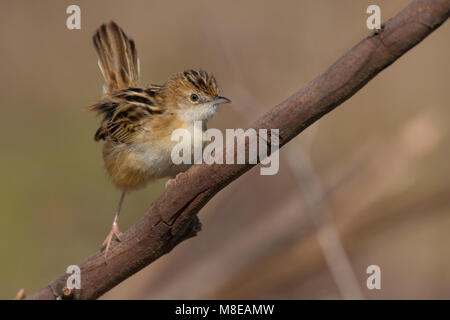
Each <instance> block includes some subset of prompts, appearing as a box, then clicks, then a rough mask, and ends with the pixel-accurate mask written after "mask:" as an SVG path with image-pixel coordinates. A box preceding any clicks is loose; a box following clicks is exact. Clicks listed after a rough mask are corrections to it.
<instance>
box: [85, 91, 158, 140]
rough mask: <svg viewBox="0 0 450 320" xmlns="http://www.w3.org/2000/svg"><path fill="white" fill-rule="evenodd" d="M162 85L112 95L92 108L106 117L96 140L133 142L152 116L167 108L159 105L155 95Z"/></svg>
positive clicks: (91, 108)
mask: <svg viewBox="0 0 450 320" xmlns="http://www.w3.org/2000/svg"><path fill="white" fill-rule="evenodd" d="M159 89H160V86H156V85H153V86H150V87H148V88H135V87H132V88H127V89H124V90H119V91H115V92H113V93H112V94H111V95H109V96H108V97H107V98H106V99H104V100H103V101H100V102H99V103H97V104H94V105H93V106H91V107H89V109H90V110H92V111H96V112H97V113H99V114H102V115H103V120H102V123H101V125H100V128H98V130H97V132H96V133H95V140H96V141H98V140H107V139H110V140H113V141H115V142H118V143H130V142H132V141H133V138H134V137H135V135H136V134H138V133H139V132H140V131H141V130H142V129H143V126H144V124H145V123H146V122H147V121H148V119H149V118H150V117H154V116H157V115H160V114H162V113H163V112H164V108H163V107H161V106H157V104H156V101H157V98H156V96H157V95H158V92H159Z"/></svg>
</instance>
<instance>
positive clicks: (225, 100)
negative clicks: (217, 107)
mask: <svg viewBox="0 0 450 320" xmlns="http://www.w3.org/2000/svg"><path fill="white" fill-rule="evenodd" d="M213 102H214V104H221V103H231V100H230V99H228V98H225V97H221V96H217V97H215V98H214V99H213Z"/></svg>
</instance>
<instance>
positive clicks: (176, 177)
mask: <svg viewBox="0 0 450 320" xmlns="http://www.w3.org/2000/svg"><path fill="white" fill-rule="evenodd" d="M182 174H183V172H179V173H177V175H176V176H175V178H172V179H169V180H167V181H166V189H167V188H168V187H169V186H171V185H174V184H175V181H176V180H177V179H178V177H179V176H181V175H182Z"/></svg>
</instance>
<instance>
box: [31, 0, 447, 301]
mask: <svg viewBox="0 0 450 320" xmlns="http://www.w3.org/2000/svg"><path fill="white" fill-rule="evenodd" d="M449 15H450V1H449V0H415V1H413V2H412V3H411V4H410V5H409V6H408V7H406V8H405V9H403V10H402V11H401V12H400V13H399V14H397V15H396V16H395V17H394V18H392V19H390V20H388V21H387V22H386V23H384V24H383V25H382V28H381V29H380V30H378V31H375V32H373V33H372V34H370V35H369V36H368V37H366V38H365V39H363V40H362V41H361V42H359V43H358V44H357V45H356V46H354V47H353V48H352V49H351V50H350V51H348V52H347V53H346V54H345V55H344V56H343V57H341V58H340V59H339V60H337V61H336V62H335V63H334V64H333V65H332V66H330V67H329V68H328V69H327V70H326V71H325V72H323V73H322V74H320V75H319V76H318V77H317V78H315V79H314V80H313V81H311V82H310V83H309V84H308V85H307V86H306V87H304V88H303V89H301V90H299V91H298V92H296V93H294V94H293V95H292V96H290V97H289V98H287V99H286V100H285V101H283V102H281V103H280V104H278V105H277V106H275V107H273V108H272V109H271V110H270V111H268V112H267V113H266V114H264V115H263V116H262V117H261V118H260V119H258V120H257V121H256V122H254V123H253V125H252V128H254V129H256V130H257V131H258V129H279V130H280V131H279V132H280V137H279V140H280V147H281V146H283V145H284V144H286V143H287V142H288V141H290V140H291V139H292V138H294V137H295V136H297V135H298V134H299V133H300V132H302V131H303V130H304V129H305V128H307V127H308V126H309V125H311V124H312V123H314V122H315V121H316V120H318V119H320V118H321V117H322V116H323V115H325V114H326V113H328V112H330V111H331V110H333V109H334V108H335V107H337V106H338V105H340V104H341V103H343V102H344V101H345V100H347V99H348V98H350V97H351V96H352V95H353V94H355V93H356V92H357V91H358V90H359V89H361V88H362V87H363V86H364V85H365V84H366V83H367V82H369V81H370V80H371V79H372V78H373V77H375V76H376V75H377V74H378V73H379V72H381V71H382V70H383V69H384V68H386V67H388V66H389V65H390V64H392V63H393V62H394V61H395V60H397V59H398V58H399V57H401V56H402V55H403V54H404V53H406V52H407V51H408V50H409V49H411V48H412V47H414V46H415V45H416V44H417V43H419V42H420V41H421V40H423V39H424V38H425V37H426V36H428V35H429V34H430V33H431V32H432V31H433V30H435V29H436V28H438V27H439V26H440V25H441V24H442V23H444V22H445V21H446V20H447V18H448V17H449ZM247 147H248V146H247ZM253 166H254V165H251V164H242V165H239V164H234V165H230V164H213V165H206V164H203V165H195V166H193V167H191V168H190V169H189V170H188V171H186V172H185V173H184V174H182V175H181V176H180V177H179V178H178V179H177V181H176V184H175V185H172V186H170V187H169V188H168V189H167V190H166V191H165V192H164V193H163V194H162V195H161V196H160V197H159V198H158V199H157V200H156V201H155V203H154V204H153V205H152V206H151V208H150V209H149V211H148V212H147V213H146V214H145V215H144V216H143V217H142V218H141V219H140V220H139V221H138V222H137V223H136V224H135V225H133V226H132V227H131V228H130V229H129V230H128V231H127V232H126V233H125V234H124V235H123V237H122V241H121V242H120V243H117V242H116V243H114V244H113V245H112V246H111V249H110V252H109V255H108V259H107V261H106V260H105V258H104V256H103V253H102V252H100V251H97V252H95V253H94V254H92V255H91V256H89V257H88V258H86V259H85V260H84V261H82V262H81V263H80V264H79V265H78V266H79V267H80V269H81V285H82V289H80V290H67V288H64V287H65V285H66V280H67V278H68V276H69V275H68V274H63V275H61V276H60V277H59V278H57V279H56V280H54V281H53V282H51V283H50V284H48V285H47V286H45V287H44V288H42V289H40V290H39V291H37V292H36V293H34V294H32V295H31V296H29V297H28V299H96V298H98V297H99V296H100V295H102V294H103V293H105V292H106V291H108V290H110V289H111V288H113V287H114V286H116V285H117V284H119V283H120V282H121V281H123V280H125V279H126V278H128V277H130V276H131V275H133V274H134V273H136V272H138V271H139V270H141V269H142V268H144V267H145V266H147V265H149V264H150V263H152V262H153V261H155V260H156V259H158V258H159V257H161V256H162V255H164V254H166V253H168V252H169V251H170V250H172V249H173V248H174V247H175V246H176V245H177V244H178V243H180V242H181V241H184V240H186V239H188V238H190V237H193V236H195V235H196V233H197V232H198V231H199V230H200V222H199V220H198V218H197V213H198V212H199V210H200V209H201V208H202V207H203V206H204V205H205V204H206V203H207V202H208V201H209V200H210V199H211V198H212V197H213V196H214V195H215V194H216V193H217V192H219V191H220V190H221V189H222V188H224V187H225V186H227V185H228V184H229V183H231V182H232V181H233V180H234V179H236V178H238V177H239V176H241V175H242V174H244V173H245V172H246V171H248V170H249V169H250V168H252V167H253ZM63 289H64V290H63Z"/></svg>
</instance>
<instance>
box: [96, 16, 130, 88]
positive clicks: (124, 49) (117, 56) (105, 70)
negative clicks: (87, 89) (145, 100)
mask: <svg viewBox="0 0 450 320" xmlns="http://www.w3.org/2000/svg"><path fill="white" fill-rule="evenodd" d="M93 41H94V47H95V50H96V51H97V55H98V58H99V60H98V65H99V67H100V70H101V72H102V74H103V77H104V78H105V81H106V86H105V89H104V91H105V93H111V92H113V91H117V90H122V89H125V88H128V87H135V86H136V85H137V82H138V80H139V59H138V56H137V51H136V46H135V44H134V41H133V40H132V39H130V38H128V37H127V35H126V34H125V32H123V30H122V29H121V28H120V27H119V26H118V25H117V24H116V23H115V22H113V21H111V22H110V23H108V24H103V25H102V26H101V27H100V28H98V29H97V32H96V33H95V34H94V37H93Z"/></svg>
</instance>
